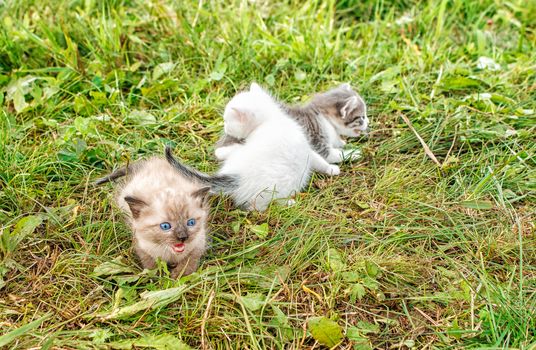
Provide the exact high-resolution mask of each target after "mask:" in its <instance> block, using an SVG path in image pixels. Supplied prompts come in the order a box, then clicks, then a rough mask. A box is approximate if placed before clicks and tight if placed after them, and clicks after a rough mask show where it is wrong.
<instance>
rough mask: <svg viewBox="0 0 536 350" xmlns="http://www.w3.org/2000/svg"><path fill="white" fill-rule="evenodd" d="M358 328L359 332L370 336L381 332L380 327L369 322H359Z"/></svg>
mask: <svg viewBox="0 0 536 350" xmlns="http://www.w3.org/2000/svg"><path fill="white" fill-rule="evenodd" d="M356 327H357V328H358V329H359V332H360V333H361V334H369V333H373V334H376V333H379V332H380V326H378V325H377V324H374V323H370V322H367V321H359V322H357V325H356Z"/></svg>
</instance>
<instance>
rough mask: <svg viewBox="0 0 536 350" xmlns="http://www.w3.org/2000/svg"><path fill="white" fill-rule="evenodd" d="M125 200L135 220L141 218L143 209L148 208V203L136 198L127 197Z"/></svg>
mask: <svg viewBox="0 0 536 350" xmlns="http://www.w3.org/2000/svg"><path fill="white" fill-rule="evenodd" d="M124 199H125V202H127V204H128V207H129V208H130V212H131V213H132V217H133V218H134V219H137V218H138V217H139V216H140V212H141V210H142V209H143V207H146V206H147V203H145V202H144V201H142V200H141V199H139V198H136V197H132V196H126V197H125V198H124Z"/></svg>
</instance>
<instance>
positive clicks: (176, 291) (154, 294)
mask: <svg viewBox="0 0 536 350" xmlns="http://www.w3.org/2000/svg"><path fill="white" fill-rule="evenodd" d="M190 288H192V287H188V286H186V285H182V286H180V287H175V288H168V289H163V290H157V291H151V292H143V293H142V294H141V295H140V297H141V299H142V300H141V301H138V302H136V303H134V304H131V305H127V306H123V307H119V308H114V309H113V310H112V311H111V312H109V313H106V314H99V315H97V317H100V318H102V319H104V320H115V319H120V318H124V317H128V316H132V315H134V314H136V313H138V312H140V311H142V310H147V309H156V308H159V307H162V306H166V305H168V304H170V303H172V302H174V301H176V300H178V299H179V298H180V297H181V296H182V294H183V293H184V292H185V291H187V290H188V289H190Z"/></svg>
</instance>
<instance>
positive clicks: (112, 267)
mask: <svg viewBox="0 0 536 350" xmlns="http://www.w3.org/2000/svg"><path fill="white" fill-rule="evenodd" d="M122 260H123V259H122V258H121V257H118V258H115V259H114V260H112V261H107V262H105V263H102V264H100V265H99V266H97V267H95V269H94V270H93V275H94V276H96V277H100V276H112V275H120V274H123V273H135V272H136V271H135V270H134V268H133V267H132V266H129V265H126V264H125V263H123V261H122Z"/></svg>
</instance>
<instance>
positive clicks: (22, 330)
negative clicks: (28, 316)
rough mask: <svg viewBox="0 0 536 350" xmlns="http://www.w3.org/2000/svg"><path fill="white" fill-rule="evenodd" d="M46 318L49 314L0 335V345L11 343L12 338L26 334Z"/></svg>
mask: <svg viewBox="0 0 536 350" xmlns="http://www.w3.org/2000/svg"><path fill="white" fill-rule="evenodd" d="M48 318H50V315H49V314H47V315H45V316H43V317H41V318H38V319H37V320H35V321H32V322H30V323H28V324H25V325H24V326H21V327H19V328H17V329H15V330H13V331H11V332H8V333H6V334H4V335H2V336H0V347H3V346H6V345H7V344H9V343H11V342H12V341H13V340H15V339H17V338H18V337H20V336H23V335H26V334H27V333H28V332H30V331H31V330H33V329H35V328H37V327H39V326H40V325H41V323H43V322H44V321H46V320H47V319H48Z"/></svg>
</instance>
